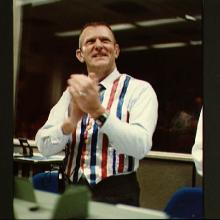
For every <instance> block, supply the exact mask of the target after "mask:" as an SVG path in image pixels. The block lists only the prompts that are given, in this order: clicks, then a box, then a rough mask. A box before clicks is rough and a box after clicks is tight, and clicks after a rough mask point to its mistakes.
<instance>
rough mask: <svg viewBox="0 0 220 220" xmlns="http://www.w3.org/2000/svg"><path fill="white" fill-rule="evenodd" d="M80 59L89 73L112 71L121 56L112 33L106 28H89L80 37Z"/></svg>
mask: <svg viewBox="0 0 220 220" xmlns="http://www.w3.org/2000/svg"><path fill="white" fill-rule="evenodd" d="M80 48H81V50H80V52H79V53H80V57H81V58H82V60H83V61H85V63H86V65H87V68H88V70H89V71H95V70H96V69H97V68H99V69H100V68H105V69H109V71H112V70H113V69H114V68H115V59H116V58H117V57H118V54H119V47H118V44H116V43H115V39H114V36H113V34H112V32H111V31H110V30H109V29H108V27H105V26H89V27H87V28H86V29H84V31H83V33H82V34H81V37H80Z"/></svg>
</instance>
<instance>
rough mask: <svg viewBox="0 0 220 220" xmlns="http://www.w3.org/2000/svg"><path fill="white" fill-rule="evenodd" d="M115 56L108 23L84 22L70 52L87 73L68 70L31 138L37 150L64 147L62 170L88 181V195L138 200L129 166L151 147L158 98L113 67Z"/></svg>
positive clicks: (144, 84)
mask: <svg viewBox="0 0 220 220" xmlns="http://www.w3.org/2000/svg"><path fill="white" fill-rule="evenodd" d="M118 56H119V45H118V44H117V43H116V40H115V36H114V34H113V32H112V30H111V28H110V27H109V26H108V25H106V24H104V23H90V24H87V25H86V26H84V28H83V29H82V32H81V34H80V37H79V49H77V50H76V57H77V58H78V60H79V61H80V62H82V63H84V62H85V64H86V66H87V71H88V76H86V75H83V74H72V75H71V76H70V78H69V80H68V87H67V89H66V91H65V92H64V93H63V95H62V97H61V99H60V100H59V101H58V103H57V104H56V105H55V106H54V107H53V108H52V110H51V112H50V115H49V118H48V120H47V122H46V123H45V124H44V126H43V127H42V128H41V129H40V130H39V131H38V133H37V134H36V143H37V146H38V147H39V151H40V152H41V153H42V154H43V155H52V154H56V153H58V152H60V151H61V150H63V149H64V148H65V150H66V157H65V159H64V167H65V175H66V176H67V177H68V178H69V180H70V183H73V184H87V185H89V187H90V189H91V191H92V196H93V199H94V200H97V201H103V202H109V203H114V204H115V203H124V204H129V205H134V206H138V205H139V191H140V190H139V185H138V182H137V178H136V172H135V171H136V170H137V168H138V166H139V160H140V159H142V158H143V157H144V156H145V155H146V154H147V152H148V151H149V150H150V149H151V146H152V135H153V132H154V130H155V127H156V122H157V117H158V116H157V110H158V102H157V97H156V94H155V92H154V90H153V88H152V87H151V85H150V84H149V83H147V82H144V81H141V80H137V79H134V78H132V77H131V76H129V75H127V74H120V73H119V72H118V70H117V68H116V61H115V60H116V59H117V58H118ZM99 91H100V92H99Z"/></svg>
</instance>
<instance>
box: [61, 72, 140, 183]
mask: <svg viewBox="0 0 220 220" xmlns="http://www.w3.org/2000/svg"><path fill="white" fill-rule="evenodd" d="M130 81H131V77H130V76H128V75H125V74H122V75H120V77H119V78H117V79H116V80H114V81H113V83H112V86H111V87H109V88H106V90H105V91H104V93H102V97H101V102H102V105H103V106H104V107H105V108H106V109H107V110H108V111H109V112H110V114H114V115H115V116H116V117H117V118H119V119H120V120H121V121H124V122H127V123H129V112H128V106H127V105H128V102H125V99H126V93H127V91H128V88H129V84H130ZM88 120H92V128H91V129H90V130H88V131H87V133H86V136H85V132H86V126H87V124H88V123H89V122H88ZM85 138H87V140H88V142H85ZM64 162H65V173H66V175H67V176H69V178H70V179H71V180H72V181H73V182H77V181H78V179H79V178H80V176H81V175H82V173H83V174H84V175H85V177H86V178H87V180H88V181H89V183H90V184H91V185H94V184H96V183H98V182H99V181H101V180H102V179H105V178H106V177H108V176H111V175H120V174H122V173H129V172H132V171H133V170H134V169H135V168H136V167H137V163H138V160H136V159H135V158H133V157H131V156H128V155H124V154H120V153H118V152H117V150H116V149H115V148H114V146H112V144H111V140H109V139H108V135H107V134H104V133H102V132H99V127H98V125H97V124H96V123H95V122H94V120H93V119H92V118H90V117H89V116H88V115H86V116H85V117H83V119H82V120H81V122H80V123H79V124H78V128H77V130H76V131H75V132H74V133H73V135H72V144H70V145H68V146H67V149H66V158H65V160H64ZM135 164H136V166H135Z"/></svg>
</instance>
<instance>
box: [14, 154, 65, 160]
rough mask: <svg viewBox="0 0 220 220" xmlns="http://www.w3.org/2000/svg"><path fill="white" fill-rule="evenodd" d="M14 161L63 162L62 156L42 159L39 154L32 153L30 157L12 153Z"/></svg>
mask: <svg viewBox="0 0 220 220" xmlns="http://www.w3.org/2000/svg"><path fill="white" fill-rule="evenodd" d="M13 157H14V159H20V160H26V161H32V162H40V161H42V162H59V161H60V162H61V161H63V158H64V155H52V156H48V157H44V156H43V155H42V154H40V153H34V155H33V156H32V157H25V156H23V155H22V154H20V153H14V154H13Z"/></svg>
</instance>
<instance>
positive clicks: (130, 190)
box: [76, 172, 140, 206]
mask: <svg viewBox="0 0 220 220" xmlns="http://www.w3.org/2000/svg"><path fill="white" fill-rule="evenodd" d="M76 185H85V186H87V187H88V189H89V190H90V192H91V194H92V200H93V201H98V202H106V203H111V204H117V203H121V204H126V205H133V206H139V196H140V188H139V183H138V181H137V177H136V172H133V173H131V174H125V175H119V176H110V177H108V178H106V179H104V180H102V181H100V182H99V183H98V184H96V185H95V186H90V185H89V183H88V182H87V180H86V179H85V177H81V178H80V180H79V182H78V183H77V184H76Z"/></svg>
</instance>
